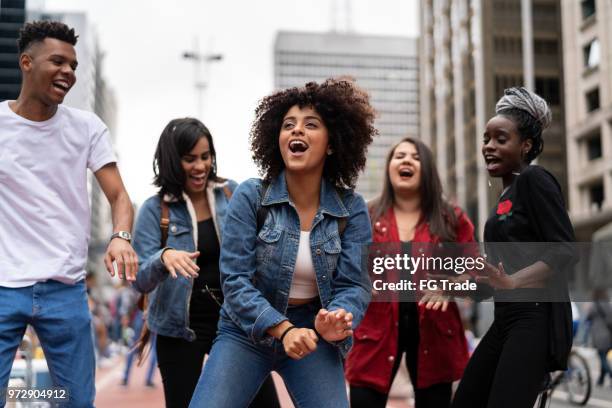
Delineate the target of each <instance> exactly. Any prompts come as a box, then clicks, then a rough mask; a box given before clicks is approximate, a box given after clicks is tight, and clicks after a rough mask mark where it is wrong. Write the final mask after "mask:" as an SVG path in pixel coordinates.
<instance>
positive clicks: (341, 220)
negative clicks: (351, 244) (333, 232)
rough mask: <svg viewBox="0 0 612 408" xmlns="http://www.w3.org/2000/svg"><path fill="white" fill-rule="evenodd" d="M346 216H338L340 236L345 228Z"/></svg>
mask: <svg viewBox="0 0 612 408" xmlns="http://www.w3.org/2000/svg"><path fill="white" fill-rule="evenodd" d="M347 221H348V218H347V217H342V218H338V235H340V237H342V234H343V233H344V230H345V229H346V223H347Z"/></svg>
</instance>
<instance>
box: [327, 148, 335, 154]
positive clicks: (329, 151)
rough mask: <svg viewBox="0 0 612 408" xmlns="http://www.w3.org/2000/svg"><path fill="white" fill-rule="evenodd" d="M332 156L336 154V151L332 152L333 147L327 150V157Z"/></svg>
mask: <svg viewBox="0 0 612 408" xmlns="http://www.w3.org/2000/svg"><path fill="white" fill-rule="evenodd" d="M332 154H334V151H333V150H332V148H331V147H328V148H327V155H328V156H331V155H332Z"/></svg>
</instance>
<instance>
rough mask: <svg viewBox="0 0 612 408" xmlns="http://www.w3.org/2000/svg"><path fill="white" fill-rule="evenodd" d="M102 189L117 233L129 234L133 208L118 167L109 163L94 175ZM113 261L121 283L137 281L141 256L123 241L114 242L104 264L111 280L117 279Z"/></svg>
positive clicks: (109, 247) (108, 250)
mask: <svg viewBox="0 0 612 408" xmlns="http://www.w3.org/2000/svg"><path fill="white" fill-rule="evenodd" d="M94 175H95V176H96V179H97V180H98V183H99V184H100V188H101V189H102V191H103V192H104V195H105V196H106V198H107V199H108V202H109V204H110V206H111V213H112V217H113V230H114V231H130V230H131V229H132V221H133V218H134V208H133V207H132V202H131V201H130V197H129V196H128V194H127V191H125V187H124V186H123V181H122V180H121V175H120V174H119V170H118V169H117V165H116V163H109V164H107V165H106V166H104V167H102V168H101V169H100V170H98V171H96V172H95V173H94ZM113 261H115V262H116V264H117V273H118V274H119V277H120V278H121V279H127V280H129V281H133V280H136V272H138V256H137V255H136V253H135V252H134V250H133V249H132V246H131V245H130V244H129V243H128V242H127V241H125V240H124V239H121V238H113V239H112V240H111V242H109V244H108V247H107V248H106V254H105V255H104V264H105V265H106V270H107V271H108V273H110V275H111V276H115V271H114V268H113Z"/></svg>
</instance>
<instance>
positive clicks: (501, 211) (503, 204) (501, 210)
mask: <svg viewBox="0 0 612 408" xmlns="http://www.w3.org/2000/svg"><path fill="white" fill-rule="evenodd" d="M496 213H497V215H501V217H499V219H500V220H505V219H506V218H508V217H509V216H511V215H512V201H510V200H504V201H500V202H499V204H497V211H496Z"/></svg>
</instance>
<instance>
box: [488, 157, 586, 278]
mask: <svg viewBox="0 0 612 408" xmlns="http://www.w3.org/2000/svg"><path fill="white" fill-rule="evenodd" d="M484 240H485V242H487V243H492V242H505V243H517V244H515V245H512V244H504V245H495V244H489V245H487V255H489V256H490V257H491V258H490V260H489V262H491V263H493V262H495V263H497V262H499V261H500V260H501V261H502V262H503V264H504V268H505V270H506V272H507V273H509V274H512V273H514V272H516V271H517V270H520V269H522V268H524V267H525V266H528V265H530V264H533V263H534V262H536V261H538V260H541V261H543V262H545V263H546V264H547V265H549V266H550V267H551V269H553V271H559V270H561V269H564V267H565V266H567V265H568V264H571V263H572V261H573V258H574V256H575V254H574V253H573V251H572V249H571V248H569V246H564V245H562V244H558V243H559V242H573V241H575V237H574V229H573V228H572V223H571V222H570V219H569V216H568V214H567V211H566V209H565V202H564V200H563V195H562V193H561V187H560V186H559V183H558V182H557V180H556V179H555V178H554V176H553V175H552V174H550V173H549V172H548V171H546V170H545V169H544V168H542V167H540V166H535V165H533V166H528V167H527V168H525V169H524V170H523V171H522V173H521V174H520V175H518V176H516V177H515V178H514V180H513V182H512V184H511V185H510V187H509V188H508V189H507V190H506V191H505V192H504V193H503V194H502V196H501V197H500V198H499V201H498V205H497V206H495V207H494V208H493V210H492V211H491V215H490V217H489V219H488V220H487V223H486V225H485V230H484ZM528 242H539V243H542V244H533V245H526V244H525V243H528ZM544 242H546V243H555V244H543V243H544ZM518 243H522V244H518Z"/></svg>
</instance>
